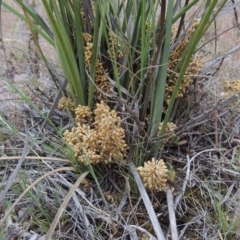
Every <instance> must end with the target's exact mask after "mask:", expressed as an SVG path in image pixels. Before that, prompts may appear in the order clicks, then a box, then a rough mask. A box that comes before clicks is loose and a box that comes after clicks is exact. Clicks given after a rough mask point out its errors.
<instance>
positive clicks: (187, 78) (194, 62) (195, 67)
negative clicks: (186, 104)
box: [165, 19, 202, 105]
mask: <svg viewBox="0 0 240 240" xmlns="http://www.w3.org/2000/svg"><path fill="white" fill-rule="evenodd" d="M198 25H199V20H198V19H195V20H194V23H193V26H192V29H189V30H188V31H187V34H186V36H185V37H184V38H183V39H182V40H181V41H180V42H179V44H178V45H177V47H176V48H175V49H174V51H173V52H172V53H171V54H170V57H169V63H168V81H167V83H166V91H165V103H166V105H169V102H170V99H171V96H172V93H173V90H174V88H175V85H176V82H177V80H178V77H179V73H175V74H173V77H172V76H171V75H172V73H173V72H174V69H175V67H176V66H177V64H178V62H179V61H181V57H182V53H183V51H184V50H185V48H186V46H187V44H188V42H189V38H190V37H191V36H192V35H193V33H194V31H195V30H196V28H197V26H198ZM175 34H176V26H175V25H173V27H172V36H171V37H172V40H173V39H174V36H175ZM201 68H202V58H201V57H200V56H198V57H196V58H192V59H191V61H190V63H189V65H188V68H187V70H186V72H185V75H184V77H183V80H182V83H181V86H180V88H179V90H178V93H177V98H180V97H183V96H184V93H185V92H186V89H187V88H188V87H189V85H190V84H191V82H192V77H194V76H195V75H196V74H197V73H198V72H199V71H200V70H201ZM170 77H172V78H171V79H170Z"/></svg>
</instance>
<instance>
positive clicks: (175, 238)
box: [167, 189, 179, 240]
mask: <svg viewBox="0 0 240 240" xmlns="http://www.w3.org/2000/svg"><path fill="white" fill-rule="evenodd" d="M167 204H168V213H169V221H170V228H171V235H172V240H178V239H179V238H178V231H177V223H176V215H175V210H174V203H173V195H172V190H171V189H168V190H167Z"/></svg>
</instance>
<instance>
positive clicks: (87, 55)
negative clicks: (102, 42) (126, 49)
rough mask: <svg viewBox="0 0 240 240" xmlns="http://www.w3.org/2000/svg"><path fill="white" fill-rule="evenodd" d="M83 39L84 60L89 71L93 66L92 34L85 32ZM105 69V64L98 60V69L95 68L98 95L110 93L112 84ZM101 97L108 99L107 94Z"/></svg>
mask: <svg viewBox="0 0 240 240" xmlns="http://www.w3.org/2000/svg"><path fill="white" fill-rule="evenodd" d="M83 39H84V45H85V47H84V61H85V63H86V65H87V69H88V71H90V66H91V58H92V48H93V43H92V36H91V35H90V34H88V33H83ZM105 74H106V73H105V71H104V68H103V64H102V63H101V62H100V60H99V59H97V60H96V70H95V76H94V81H95V83H96V88H95V92H96V96H99V95H102V93H109V91H110V88H111V85H110V83H109V82H108V80H107V77H106V75H105ZM101 99H106V95H104V94H103V95H102V96H101Z"/></svg>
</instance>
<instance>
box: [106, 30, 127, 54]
mask: <svg viewBox="0 0 240 240" xmlns="http://www.w3.org/2000/svg"><path fill="white" fill-rule="evenodd" d="M109 45H110V49H109V50H108V54H109V56H110V57H111V58H112V59H114V56H116V57H117V58H122V57H123V56H124V53H123V51H122V50H121V44H120V43H119V39H118V37H117V35H116V34H115V33H114V32H112V31H110V32H109Z"/></svg>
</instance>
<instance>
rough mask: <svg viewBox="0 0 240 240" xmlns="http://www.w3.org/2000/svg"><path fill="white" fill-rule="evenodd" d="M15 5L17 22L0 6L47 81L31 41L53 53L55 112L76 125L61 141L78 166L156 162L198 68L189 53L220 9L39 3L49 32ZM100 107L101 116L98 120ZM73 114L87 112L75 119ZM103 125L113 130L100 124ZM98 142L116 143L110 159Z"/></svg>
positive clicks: (189, 4) (209, 5) (218, 5)
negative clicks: (23, 25)
mask: <svg viewBox="0 0 240 240" xmlns="http://www.w3.org/2000/svg"><path fill="white" fill-rule="evenodd" d="M16 2H17V3H18V4H19V5H20V6H21V7H22V9H23V12H24V14H23V15H21V14H19V13H18V12H16V11H15V10H14V9H12V8H11V7H10V6H9V5H7V4H6V3H4V2H3V6H4V7H6V8H8V9H10V10H11V11H12V12H15V14H17V15H18V16H19V17H20V18H22V19H23V20H25V21H26V22H27V24H28V26H29V28H30V30H31V33H32V34H33V38H34V39H35V43H36V46H37V47H38V49H39V52H40V54H41V56H42V58H43V60H44V62H45V63H46V65H47V66H48V69H49V71H50V73H51V75H54V71H53V70H52V69H51V67H50V66H49V63H48V61H47V53H45V52H44V51H43V50H42V48H41V45H40V43H39V42H38V38H36V37H34V36H36V33H38V34H40V35H41V36H42V37H43V38H45V39H46V40H47V41H48V42H49V44H51V45H52V46H53V47H54V48H55V49H56V52H57V55H58V60H59V62H60V64H61V67H62V70H63V72H64V74H65V77H66V80H67V83H68V92H69V94H68V97H67V98H65V99H63V100H61V102H60V107H61V108H68V110H69V111H70V112H72V114H73V116H74V117H75V118H76V119H75V120H76V121H75V123H76V126H75V127H74V128H73V129H70V130H68V131H67V132H65V133H64V137H65V139H66V141H67V142H68V143H69V144H70V146H71V147H72V148H73V150H74V152H75V156H76V157H77V159H78V160H79V161H81V162H82V163H84V164H86V163H98V162H101V161H103V162H105V163H108V162H111V161H113V160H114V159H115V160H116V159H118V160H117V161H120V158H126V156H127V153H129V156H130V157H129V158H131V157H132V156H133V154H132V153H134V152H136V151H135V150H136V148H137V147H136V146H138V148H137V151H140V152H141V156H144V155H146V156H145V157H144V158H143V159H145V160H148V159H151V158H152V157H154V158H156V157H157V155H158V153H159V151H160V150H161V149H162V147H163V146H164V144H166V143H167V142H169V141H170V139H171V138H172V137H173V136H174V129H175V128H176V126H175V125H174V121H175V112H176V111H173V109H174V107H175V108H176V107H177V104H180V103H181V99H182V98H183V97H184V95H185V94H186V91H187V90H188V88H189V86H190V85H191V83H192V80H193V77H195V76H196V75H197V73H198V72H199V70H200V69H201V68H202V61H201V56H200V55H199V53H198V52H196V47H197V46H198V44H199V41H200V40H201V38H202V36H203V35H204V33H205V32H206V30H207V29H208V27H209V26H210V25H211V23H212V22H213V20H214V19H215V18H216V16H217V15H218V13H219V11H220V10H221V9H222V8H223V7H224V6H225V4H226V3H227V1H226V0H225V1H219V0H213V1H207V0H206V1H198V0H193V1H185V5H182V3H181V2H182V1H173V0H168V1H167V0H162V1H150V0H149V1H148V0H141V1H136V0H128V1H117V0H112V1H105V0H95V1H89V0H82V1H81V0H72V1H69V0H67V1H66V0H58V1H57V0H49V1H48V0H43V1H42V4H43V7H44V9H45V11H46V14H47V19H48V22H49V23H50V25H49V26H48V25H47V24H46V22H45V21H44V20H43V18H42V17H41V16H39V14H37V13H36V11H35V10H34V9H33V8H32V7H31V5H30V4H27V3H28V1H22V0H16ZM62 90H65V89H62ZM99 104H100V105H99ZM100 106H101V109H102V111H106V113H104V114H105V115H104V116H103V115H99V114H100V113H98V111H100V110H99V108H100ZM75 108H76V109H75ZM103 109H105V110H103ZM113 109H114V110H113ZM79 111H86V113H85V115H82V119H81V117H80V115H79ZM111 111H114V112H111ZM101 114H102V113H101ZM99 116H101V117H99ZM98 118H99V119H98ZM84 119H85V120H84ZM86 119H88V121H86ZM104 119H108V120H106V121H109V124H110V125H111V124H112V125H111V126H112V127H107V124H106V123H105V124H103V123H102V122H100V121H103V120H104ZM84 121H85V122H84ZM98 121H99V122H98ZM110 125H109V126H110ZM103 128H104V129H103ZM123 129H124V130H123ZM113 130H114V131H113ZM104 131H105V132H104ZM107 131H110V132H107ZM111 131H113V132H111ZM114 132H115V133H118V134H119V136H118V137H117V136H115V135H114ZM101 134H106V136H109V139H108V140H109V142H111V140H112V141H116V139H118V140H119V141H120V142H119V144H118V147H117V146H115V147H113V146H112V152H111V151H110V150H109V149H110V148H111V147H109V149H108V147H107V146H105V145H104V144H103V141H104V137H103V136H101ZM92 138H95V142H94V139H92ZM105 140H106V139H105ZM106 141H107V140H106ZM139 142H140V143H141V144H140V145H139V144H136V143H139ZM90 143H91V144H90ZM116 145H117V142H116ZM126 145H128V146H126ZM139 146H141V147H139ZM113 149H114V150H113ZM117 149H118V150H117ZM117 151H118V152H117ZM84 154H85V155H88V157H87V158H86V157H84ZM129 158H128V159H129ZM130 160H131V159H130ZM133 160H134V161H135V164H137V165H141V164H142V163H141V162H138V161H137V160H136V159H134V157H133ZM117 161H115V162H117Z"/></svg>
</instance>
